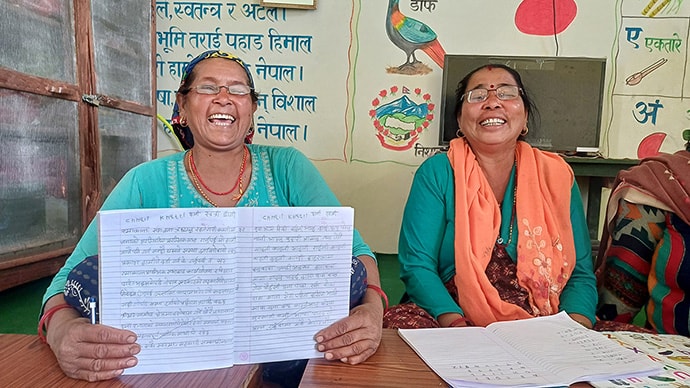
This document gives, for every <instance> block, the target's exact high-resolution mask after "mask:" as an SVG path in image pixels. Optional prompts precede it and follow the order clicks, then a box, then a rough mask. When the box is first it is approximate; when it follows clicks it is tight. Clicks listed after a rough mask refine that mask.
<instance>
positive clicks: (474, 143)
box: [384, 65, 597, 328]
mask: <svg viewBox="0 0 690 388" xmlns="http://www.w3.org/2000/svg"><path fill="white" fill-rule="evenodd" d="M455 113H456V117H457V122H458V126H459V130H458V135H459V136H458V138H456V139H454V140H452V141H451V142H450V149H449V151H448V153H447V154H438V155H435V156H433V157H431V158H429V159H428V160H426V161H425V162H424V163H422V165H421V166H420V167H419V169H418V170H417V172H416V174H415V177H414V180H413V183H412V187H411V189H410V194H409V197H408V200H407V204H406V206H405V211H404V213H403V220H402V226H401V230H400V238H399V249H398V257H399V260H400V273H401V279H402V280H403V282H404V283H405V287H406V294H405V296H403V300H402V303H401V304H400V305H397V306H393V307H391V308H390V309H388V310H387V311H386V313H385V314H384V327H390V328H422V327H424V328H427V327H451V326H467V325H477V326H486V325H488V324H490V323H492V322H495V321H506V320H515V319H524V318H529V317H536V316H543V315H551V314H556V313H558V312H559V311H563V310H564V311H565V312H567V313H568V314H569V315H570V317H572V318H573V319H574V320H576V321H577V322H579V323H581V324H582V325H584V326H586V327H589V328H591V327H592V326H593V324H594V322H595V308H596V304H597V291H596V281H595V277H594V273H593V269H592V255H591V245H590V240H589V232H588V228H587V223H586V219H585V213H584V210H583V206H582V201H581V198H580V191H579V189H578V187H577V184H576V182H575V179H574V176H573V172H572V170H571V168H570V167H569V166H568V164H567V163H566V162H565V161H564V160H563V159H562V158H561V157H560V156H558V155H556V154H553V153H549V152H544V151H540V150H538V149H536V148H532V147H531V146H530V145H529V144H527V143H526V142H524V141H522V140H521V139H522V138H523V137H524V136H525V135H526V134H527V131H528V127H527V124H528V118H533V117H534V115H535V114H536V110H535V107H534V105H533V102H532V100H531V99H530V97H529V95H528V94H527V91H526V89H525V86H524V85H523V84H522V80H521V78H520V75H519V74H518V73H517V72H516V71H515V70H513V69H511V68H509V67H507V66H503V65H487V66H483V67H480V68H478V69H475V70H474V71H472V72H471V73H469V74H468V75H467V76H466V77H465V78H464V79H463V80H462V81H460V83H459V84H458V88H457V90H456V106H455Z"/></svg>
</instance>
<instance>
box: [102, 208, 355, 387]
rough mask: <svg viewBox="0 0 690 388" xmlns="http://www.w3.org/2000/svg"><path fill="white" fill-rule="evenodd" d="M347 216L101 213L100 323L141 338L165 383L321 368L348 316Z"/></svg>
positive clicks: (143, 360) (144, 367)
mask: <svg viewBox="0 0 690 388" xmlns="http://www.w3.org/2000/svg"><path fill="white" fill-rule="evenodd" d="M353 219H354V211H353V209H352V208H348V207H309V208H305V207H302V208H300V207H248V208H187V209H137V210H115V211H102V212H99V214H98V227H99V255H100V256H99V286H100V300H99V306H98V307H99V309H100V310H99V312H100V321H101V323H103V324H107V325H110V326H114V327H118V328H124V329H129V330H132V331H134V332H135V333H137V336H138V340H137V342H138V343H139V344H140V345H141V347H142V350H141V352H140V353H139V354H138V355H137V357H138V358H139V364H138V365H137V366H136V367H134V368H130V369H126V370H125V373H128V374H140V373H164V372H183V371H192V370H202V369H214V368H222V367H229V366H232V365H233V364H253V363H262V362H271V361H283V360H290V359H305V358H315V357H320V356H321V353H320V352H318V351H316V349H315V346H316V343H315V341H314V339H313V337H314V334H316V332H317V331H318V330H321V329H323V328H324V327H326V326H328V325H330V324H331V323H333V322H335V321H337V320H338V319H341V318H343V317H346V316H347V315H348V310H349V297H350V267H351V263H352V238H353V231H354V229H353Z"/></svg>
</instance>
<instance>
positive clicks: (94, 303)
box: [89, 296, 96, 325]
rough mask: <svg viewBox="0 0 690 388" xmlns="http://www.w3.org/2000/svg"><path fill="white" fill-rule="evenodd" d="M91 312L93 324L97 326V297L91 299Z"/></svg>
mask: <svg viewBox="0 0 690 388" xmlns="http://www.w3.org/2000/svg"><path fill="white" fill-rule="evenodd" d="M89 312H90V313H91V324H92V325H95V324H96V297H95V296H92V297H90V298H89Z"/></svg>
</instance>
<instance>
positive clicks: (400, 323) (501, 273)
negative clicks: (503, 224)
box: [383, 246, 532, 329]
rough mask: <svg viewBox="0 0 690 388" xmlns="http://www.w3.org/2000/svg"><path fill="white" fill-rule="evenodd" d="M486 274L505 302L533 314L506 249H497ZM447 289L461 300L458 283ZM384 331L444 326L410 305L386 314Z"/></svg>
mask: <svg viewBox="0 0 690 388" xmlns="http://www.w3.org/2000/svg"><path fill="white" fill-rule="evenodd" d="M485 272H486V276H487V278H488V279H489V281H490V282H491V284H492V285H493V286H494V287H495V288H496V290H498V292H499V294H500V295H501V299H502V300H503V301H505V302H507V303H512V304H515V305H517V306H520V307H522V308H523V309H525V311H526V312H527V313H529V314H531V313H532V312H531V310H530V305H529V302H528V301H527V298H528V297H529V293H528V292H527V290H525V289H524V288H522V286H520V284H519V282H518V278H517V264H516V263H514V262H513V260H512V259H511V258H510V256H508V254H507V253H506V252H505V248H503V247H499V246H497V247H496V249H494V251H493V254H492V255H491V260H490V261H489V264H488V265H487V267H486V271H485ZM445 286H446V290H448V294H450V295H451V296H452V297H453V300H458V288H457V287H456V286H455V282H454V281H452V280H451V281H449V282H447V283H446V284H445ZM383 327H385V328H389V329H421V328H435V327H441V325H440V324H439V322H438V321H437V320H436V319H434V317H432V316H431V315H430V314H429V313H428V312H426V310H424V309H423V308H421V307H419V306H418V305H416V304H415V303H412V302H408V303H401V304H399V305H397V306H392V307H391V308H389V309H388V310H386V312H385V313H384V315H383Z"/></svg>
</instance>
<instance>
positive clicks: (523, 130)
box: [520, 126, 529, 136]
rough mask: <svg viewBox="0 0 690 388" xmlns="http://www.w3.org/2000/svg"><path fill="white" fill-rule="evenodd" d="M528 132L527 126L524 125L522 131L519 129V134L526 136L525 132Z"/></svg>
mask: <svg viewBox="0 0 690 388" xmlns="http://www.w3.org/2000/svg"><path fill="white" fill-rule="evenodd" d="M528 132H529V128H527V127H526V126H525V128H523V129H522V131H520V135H522V136H527V133H528Z"/></svg>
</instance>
